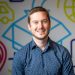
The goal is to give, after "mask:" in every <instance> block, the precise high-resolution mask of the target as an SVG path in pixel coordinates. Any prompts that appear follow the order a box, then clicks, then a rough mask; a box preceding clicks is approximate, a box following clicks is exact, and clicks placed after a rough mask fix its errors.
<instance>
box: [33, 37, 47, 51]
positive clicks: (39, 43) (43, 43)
mask: <svg viewBox="0 0 75 75" xmlns="http://www.w3.org/2000/svg"><path fill="white" fill-rule="evenodd" d="M33 39H34V41H35V43H36V44H37V46H38V47H39V48H41V50H42V51H43V50H44V49H45V47H46V44H47V41H48V37H47V38H45V39H42V40H40V39H36V38H34V37H33Z"/></svg>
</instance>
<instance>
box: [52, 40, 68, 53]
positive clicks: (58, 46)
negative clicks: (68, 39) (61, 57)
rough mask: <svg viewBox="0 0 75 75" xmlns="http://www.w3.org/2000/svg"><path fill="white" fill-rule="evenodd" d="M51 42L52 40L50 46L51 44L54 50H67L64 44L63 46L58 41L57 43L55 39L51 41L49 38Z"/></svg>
mask: <svg viewBox="0 0 75 75" xmlns="http://www.w3.org/2000/svg"><path fill="white" fill-rule="evenodd" d="M51 42H52V46H53V48H54V49H55V50H56V51H59V52H61V53H62V52H64V51H68V49H67V48H66V47H65V46H63V45H62V44H59V43H57V42H55V41H53V40H51Z"/></svg>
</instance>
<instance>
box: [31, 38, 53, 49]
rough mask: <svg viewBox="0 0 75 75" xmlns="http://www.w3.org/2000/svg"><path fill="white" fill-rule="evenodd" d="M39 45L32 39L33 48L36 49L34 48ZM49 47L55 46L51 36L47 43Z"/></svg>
mask: <svg viewBox="0 0 75 75" xmlns="http://www.w3.org/2000/svg"><path fill="white" fill-rule="evenodd" d="M36 47H37V45H36V43H35V42H34V40H33V39H32V43H31V48H32V50H33V49H34V48H36ZM46 47H47V48H48V47H53V46H52V40H51V39H50V38H48V43H47V46H46Z"/></svg>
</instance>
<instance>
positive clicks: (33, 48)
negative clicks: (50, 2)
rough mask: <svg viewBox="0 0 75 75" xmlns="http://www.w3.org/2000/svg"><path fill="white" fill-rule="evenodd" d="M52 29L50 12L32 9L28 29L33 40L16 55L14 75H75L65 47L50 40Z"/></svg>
mask: <svg viewBox="0 0 75 75" xmlns="http://www.w3.org/2000/svg"><path fill="white" fill-rule="evenodd" d="M50 27H51V21H50V18H49V13H48V11H47V10H46V9H45V8H43V7H35V8H32V9H31V11H30V13H29V16H28V28H29V30H30V31H31V33H32V38H33V39H32V41H31V42H29V43H28V44H27V45H25V46H24V47H23V48H22V49H21V50H20V51H18V52H17V53H16V54H15V57H14V60H13V67H12V75H74V70H73V63H72V59H71V56H70V54H69V52H68V50H67V49H66V48H65V47H63V46H61V45H59V44H57V43H55V42H54V41H52V40H51V39H50V38H49V36H48V34H49V30H50Z"/></svg>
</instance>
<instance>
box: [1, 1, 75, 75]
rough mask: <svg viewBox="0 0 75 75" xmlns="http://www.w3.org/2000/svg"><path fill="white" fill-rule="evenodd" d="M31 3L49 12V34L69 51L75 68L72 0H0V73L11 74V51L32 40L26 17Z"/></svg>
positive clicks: (73, 9)
mask: <svg viewBox="0 0 75 75" xmlns="http://www.w3.org/2000/svg"><path fill="white" fill-rule="evenodd" d="M35 6H43V7H45V8H46V9H47V10H48V11H49V14H50V18H51V31H50V34H49V36H50V37H51V39H53V40H54V41H56V42H57V43H59V44H62V45H63V46H65V47H66V48H67V49H68V50H69V52H70V54H71V56H72V60H73V66H74V70H75V0H24V1H23V2H10V1H9V0H0V75H11V70H12V69H11V67H12V61H13V57H14V54H15V53H16V52H17V51H18V50H19V49H20V48H21V47H22V46H23V45H25V44H27V43H28V42H29V41H30V40H31V39H32V37H31V33H30V32H29V30H28V28H27V17H28V13H29V10H30V9H31V8H33V7H35Z"/></svg>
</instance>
